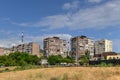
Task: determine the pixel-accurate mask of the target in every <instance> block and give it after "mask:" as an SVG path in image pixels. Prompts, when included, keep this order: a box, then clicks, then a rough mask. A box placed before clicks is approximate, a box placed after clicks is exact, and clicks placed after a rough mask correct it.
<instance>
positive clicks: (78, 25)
mask: <svg viewBox="0 0 120 80" xmlns="http://www.w3.org/2000/svg"><path fill="white" fill-rule="evenodd" d="M66 4H67V5H68V4H69V5H70V6H72V5H73V4H77V2H76V1H75V2H72V3H66ZM64 5H65V4H64ZM66 8H67V9H69V8H72V7H66ZM7 20H9V19H7ZM12 24H15V25H19V26H24V27H25V26H26V27H42V28H46V29H47V30H50V29H60V28H66V27H67V28H68V29H71V30H74V29H86V28H87V29H90V28H92V29H93V28H94V29H99V28H107V27H111V26H114V27H119V26H120V0H109V1H108V2H106V3H104V4H101V5H97V6H92V7H87V8H85V9H79V10H78V11H77V12H74V13H70V12H68V13H67V14H57V15H52V16H47V17H44V18H42V19H41V20H40V21H38V22H35V23H25V22H23V23H15V22H12Z"/></svg>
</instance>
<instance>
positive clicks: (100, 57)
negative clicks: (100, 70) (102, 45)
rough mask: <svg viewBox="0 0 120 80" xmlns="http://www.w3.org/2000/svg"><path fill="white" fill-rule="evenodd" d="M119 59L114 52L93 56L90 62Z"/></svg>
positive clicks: (119, 56)
mask: <svg viewBox="0 0 120 80" xmlns="http://www.w3.org/2000/svg"><path fill="white" fill-rule="evenodd" d="M108 59H120V55H119V54H118V53H116V52H103V53H102V54H95V55H94V57H93V59H92V60H108Z"/></svg>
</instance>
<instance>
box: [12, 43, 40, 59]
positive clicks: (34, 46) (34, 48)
mask: <svg viewBox="0 0 120 80" xmlns="http://www.w3.org/2000/svg"><path fill="white" fill-rule="evenodd" d="M11 51H12V52H26V53H29V54H31V55H37V56H38V57H40V45H39V44H38V43H33V42H31V43H26V44H20V45H18V46H13V47H12V48H11Z"/></svg>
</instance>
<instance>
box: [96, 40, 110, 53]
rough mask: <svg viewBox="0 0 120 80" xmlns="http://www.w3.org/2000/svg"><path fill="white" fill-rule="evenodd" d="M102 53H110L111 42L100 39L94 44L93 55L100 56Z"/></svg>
mask: <svg viewBox="0 0 120 80" xmlns="http://www.w3.org/2000/svg"><path fill="white" fill-rule="evenodd" d="M103 52H112V41H110V40H107V39H102V40H99V41H96V42H95V54H102V53H103Z"/></svg>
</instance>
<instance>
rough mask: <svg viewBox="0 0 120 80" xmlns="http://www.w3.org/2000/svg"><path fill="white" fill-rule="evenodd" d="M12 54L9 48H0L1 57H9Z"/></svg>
mask: <svg viewBox="0 0 120 80" xmlns="http://www.w3.org/2000/svg"><path fill="white" fill-rule="evenodd" d="M10 53H11V51H10V49H9V48H3V47H0V56H2V55H8V54H10Z"/></svg>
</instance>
